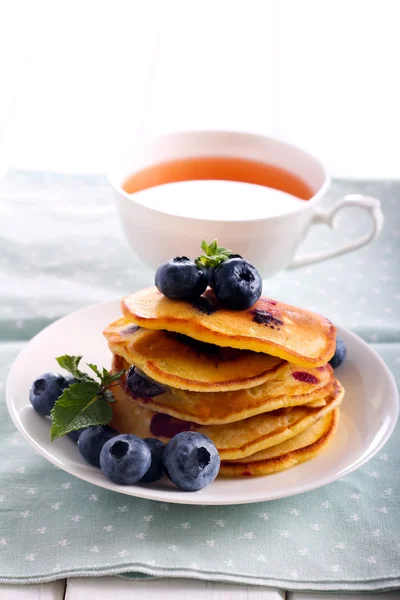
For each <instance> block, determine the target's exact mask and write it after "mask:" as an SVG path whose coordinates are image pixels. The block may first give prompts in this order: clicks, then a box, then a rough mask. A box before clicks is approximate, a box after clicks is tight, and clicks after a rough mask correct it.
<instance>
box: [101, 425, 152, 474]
mask: <svg viewBox="0 0 400 600" xmlns="http://www.w3.org/2000/svg"><path fill="white" fill-rule="evenodd" d="M150 464H151V452H150V449H149V447H148V445H147V444H146V442H144V441H143V440H141V439H140V438H139V437H137V436H136V435H132V434H131V433H124V434H122V435H117V437H114V438H113V439H111V440H108V442H106V443H105V444H104V446H103V448H102V450H101V452H100V468H101V470H102V471H103V473H104V475H105V476H106V477H108V478H109V479H111V481H113V482H114V483H120V484H121V485H133V484H134V483H136V482H137V481H139V479H141V478H142V477H143V476H144V474H145V473H146V472H147V471H148V470H149V467H150Z"/></svg>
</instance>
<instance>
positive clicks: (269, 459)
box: [219, 408, 340, 477]
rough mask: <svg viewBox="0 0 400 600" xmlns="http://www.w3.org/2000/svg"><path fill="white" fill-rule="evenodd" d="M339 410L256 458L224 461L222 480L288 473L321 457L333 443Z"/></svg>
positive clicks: (253, 456) (254, 455)
mask: <svg viewBox="0 0 400 600" xmlns="http://www.w3.org/2000/svg"><path fill="white" fill-rule="evenodd" d="M339 413H340V410H339V408H335V409H334V410H333V411H331V412H329V413H328V414H326V415H324V416H323V417H321V419H319V420H318V421H316V422H315V423H313V424H312V425H311V426H310V427H308V428H307V429H305V430H304V431H302V432H301V433H299V434H298V435H296V436H294V437H292V438H290V439H289V440H286V441H285V442H282V443H281V444H277V445H276V446H272V447H270V448H267V449H266V450H262V451H261V452H256V453H255V454H253V455H252V456H247V457H246V458H244V459H240V460H234V461H227V460H225V461H223V462H221V467H220V471H219V475H220V476H222V477H255V476H260V475H271V474H273V473H278V472H279V471H284V470H285V469H289V468H291V467H294V466H296V465H298V464H299V463H302V462H305V461H307V460H310V459H312V458H314V457H315V456H318V455H319V454H320V453H321V452H322V451H323V450H324V449H325V448H326V447H327V446H328V444H329V443H330V442H331V441H332V439H333V438H334V436H335V433H336V430H337V426H338V422H339Z"/></svg>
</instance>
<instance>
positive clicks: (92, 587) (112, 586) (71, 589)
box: [65, 577, 285, 600]
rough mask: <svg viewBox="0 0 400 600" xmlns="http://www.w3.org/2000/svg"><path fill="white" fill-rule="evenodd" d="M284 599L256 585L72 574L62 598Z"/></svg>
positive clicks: (153, 599) (283, 596)
mask: <svg viewBox="0 0 400 600" xmlns="http://www.w3.org/2000/svg"><path fill="white" fill-rule="evenodd" d="M88 598H90V600H110V598H115V600H158V599H160V598H162V599H163V600H168V599H169V598H173V599H174V600H180V599H181V598H184V599H185V600H187V599H188V598H190V600H284V598H285V592H282V591H279V590H274V589H268V588H265V587H258V586H247V585H229V584H224V583H211V582H207V581H197V580H193V579H159V580H156V581H126V580H124V579H118V578H117V577H96V578H91V577H87V578H81V577H77V578H72V579H69V580H68V584H67V593H66V596H65V600H87V599H88Z"/></svg>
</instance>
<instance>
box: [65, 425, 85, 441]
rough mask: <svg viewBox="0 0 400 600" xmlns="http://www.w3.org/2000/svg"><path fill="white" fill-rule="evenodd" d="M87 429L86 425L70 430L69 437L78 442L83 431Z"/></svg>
mask: <svg viewBox="0 0 400 600" xmlns="http://www.w3.org/2000/svg"><path fill="white" fill-rule="evenodd" d="M85 429H86V427H81V429H74V431H70V432H69V433H68V434H67V435H68V437H69V438H71V440H72V441H73V442H77V441H78V439H79V436H80V435H81V433H82V431H85Z"/></svg>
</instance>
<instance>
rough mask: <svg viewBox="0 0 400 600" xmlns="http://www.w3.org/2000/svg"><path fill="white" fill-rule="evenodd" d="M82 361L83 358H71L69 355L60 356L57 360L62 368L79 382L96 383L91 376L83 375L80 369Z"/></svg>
mask: <svg viewBox="0 0 400 600" xmlns="http://www.w3.org/2000/svg"><path fill="white" fill-rule="evenodd" d="M81 360H82V356H70V355H69V354H64V356H58V357H57V358H56V361H57V362H58V364H59V365H60V367H62V368H63V369H65V370H66V371H68V372H69V373H71V375H73V376H74V377H75V379H76V380H77V381H94V379H93V378H92V377H90V375H87V374H86V373H83V371H81V370H80V369H79V363H80V362H81Z"/></svg>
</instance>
